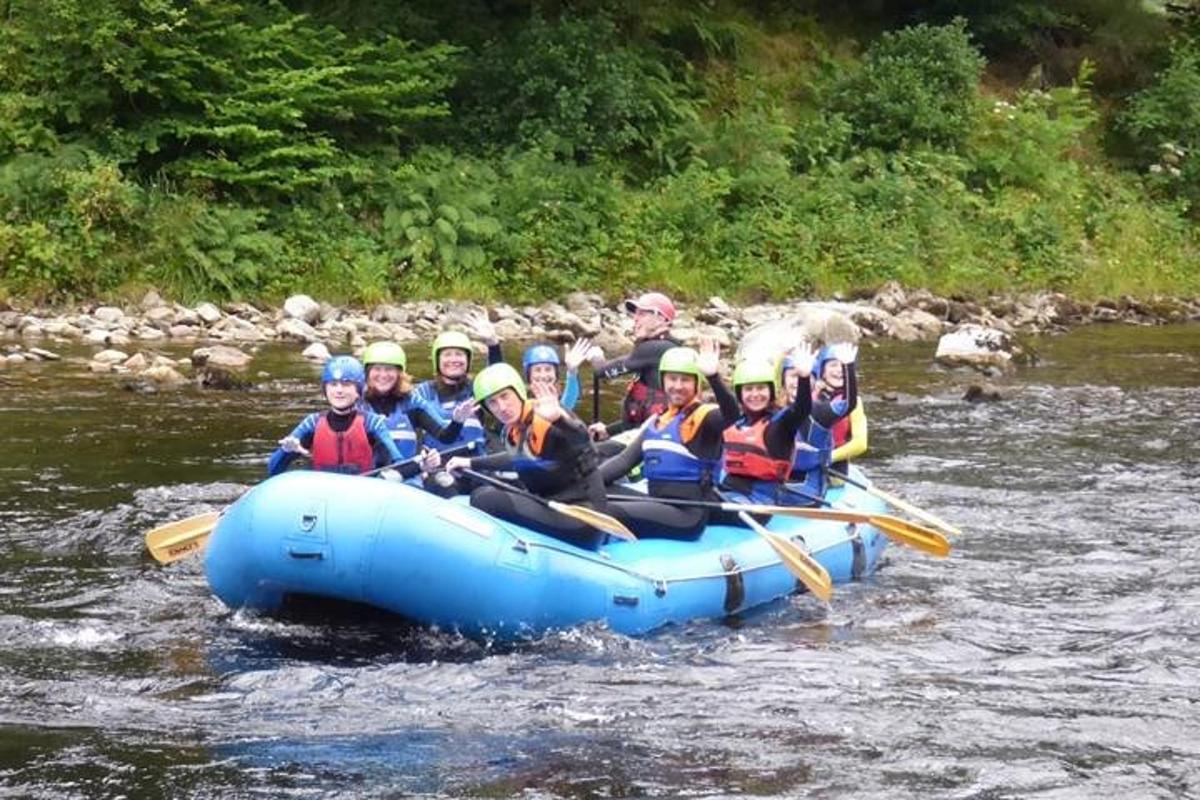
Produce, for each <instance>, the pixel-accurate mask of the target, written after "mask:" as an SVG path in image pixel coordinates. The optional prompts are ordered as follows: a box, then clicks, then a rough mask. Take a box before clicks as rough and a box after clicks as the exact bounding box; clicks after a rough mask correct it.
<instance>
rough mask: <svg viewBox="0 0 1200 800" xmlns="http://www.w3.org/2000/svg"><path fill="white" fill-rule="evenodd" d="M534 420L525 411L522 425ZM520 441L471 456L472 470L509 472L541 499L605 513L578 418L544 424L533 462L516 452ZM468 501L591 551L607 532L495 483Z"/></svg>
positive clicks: (584, 431)
mask: <svg viewBox="0 0 1200 800" xmlns="http://www.w3.org/2000/svg"><path fill="white" fill-rule="evenodd" d="M532 418H533V412H532V410H531V409H527V410H526V412H525V415H524V418H523V419H522V423H521V424H522V426H529V425H531V424H533V419H532ZM518 444H519V442H514V441H511V439H510V440H509V447H510V450H509V451H507V452H503V453H496V454H493V455H489V456H481V457H479V458H473V459H471V469H473V470H478V471H480V472H497V471H504V470H513V471H515V472H516V473H517V475H518V477H519V478H520V479H521V483H522V484H524V486H525V488H526V489H528V490H529V491H530V492H532V493H533V494H536V495H538V496H539V497H544V498H546V499H547V500H558V501H560V502H563V503H571V504H577V505H586V506H589V507H591V508H594V509H596V510H597V511H602V512H605V513H607V512H608V503H607V501H606V500H605V499H604V482H603V481H602V480H601V479H600V473H599V471H598V470H597V465H598V461H597V458H596V451H595V448H593V447H592V442H591V439H590V437H589V436H588V432H587V427H586V426H585V425H584V424H583V422H582V421H580V419H579V418H578V417H576V416H575V415H573V414H570V413H569V412H568V413H566V414H564V416H563V417H562V418H561V419H559V420H558V421H557V422H555V423H554V424H553V425H550V426H548V427H547V428H546V431H545V438H544V440H543V443H542V444H541V448H540V450H539V452H538V453H537V462H538V463H536V464H534V463H532V461H531V460H530V459H528V458H527V457H526V456H524V455H519V454H518V453H517V452H516V447H517V445H518ZM471 505H472V506H474V507H475V508H478V509H480V510H481V511H486V512H487V513H489V514H492V515H493V516H497V517H500V518H502V519H506V520H509V521H510V522H515V523H517V524H518V525H524V526H525V527H527V528H531V529H533V530H536V531H539V532H541V533H544V534H547V535H548V536H554V537H556V538H558V539H562V540H563V541H566V542H570V543H571V544H576V545H579V546H580V547H585V548H592V549H594V548H595V547H597V546H598V545H599V544H600V543H601V542H602V541H603V540H604V537H605V535H606V534H605V533H604V532H603V531H600V530H597V529H596V528H594V527H592V526H590V525H587V524H585V523H583V522H580V521H579V520H577V519H575V518H574V517H568V516H564V515H563V514H560V513H558V512H557V511H553V510H551V509H550V508H549V507H547V506H546V505H544V504H543V503H539V502H538V501H537V500H534V499H532V498H529V497H523V496H521V495H519V494H517V493H516V492H509V491H505V490H504V489H500V488H497V487H494V486H480V487H479V488H477V489H475V490H474V491H472V492H471Z"/></svg>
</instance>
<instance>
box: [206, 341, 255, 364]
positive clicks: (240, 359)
mask: <svg viewBox="0 0 1200 800" xmlns="http://www.w3.org/2000/svg"><path fill="white" fill-rule="evenodd" d="M252 360H253V357H252V356H250V355H249V354H247V353H243V352H242V351H241V350H238V349H237V348H236V347H229V346H228V345H223V344H217V345H213V346H212V347H199V348H197V349H195V350H193V351H192V365H193V366H196V367H217V368H221V369H245V368H246V367H247V366H248V365H249V364H250V362H251V361H252Z"/></svg>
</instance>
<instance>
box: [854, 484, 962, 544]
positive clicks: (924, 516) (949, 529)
mask: <svg viewBox="0 0 1200 800" xmlns="http://www.w3.org/2000/svg"><path fill="white" fill-rule="evenodd" d="M867 491H868V492H870V493H871V494H873V495H875V496H876V497H878V498H879V499H880V500H882V501H883V502H885V503H887V504H889V505H892V506H895V507H896V508H898V509H900V510H901V511H903V512H905V513H906V514H912V515H913V516H914V517H916V518H917V519H919V520H923V521H925V522H928V523H929V524H930V525H932V526H934V527H935V528H941V529H942V530H944V531H945V532H946V533H948V534H950V535H951V536H962V535H963V532H962V531H961V530H959V529H958V528H956V527H954V526H953V525H951V524H950V523H949V522H946V521H944V520H943V519H942V518H941V517H938V516H937V515H935V514H933V513H932V512H929V511H926V510H925V509H923V508H918V507H917V506H914V505H913V504H912V503H909V502H907V501H905V500H903V499H901V498H899V497H897V496H896V495H894V494H892V493H891V492H885V491H884V490H883V489H880V488H879V487H878V486H867Z"/></svg>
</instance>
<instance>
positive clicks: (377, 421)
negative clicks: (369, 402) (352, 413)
mask: <svg viewBox="0 0 1200 800" xmlns="http://www.w3.org/2000/svg"><path fill="white" fill-rule="evenodd" d="M365 422H366V423H367V434H368V435H370V436H372V437H374V438H375V442H376V444H381V445H383V447H384V448H385V449H386V450H387V453H388V458H389V461H388V463H389V464H394V463H395V462H397V461H399V460H401V459H402V458H404V456H402V455H401V454H400V449H399V448H397V447H396V441H395V440H394V439H392V432H391V431H390V430H388V426H387V420H386V419H384V418H383V417H382V416H380V415H379V414H376V413H375V412H373V411H368V412H367V418H366V420H365ZM375 466H377V467H378V466H382V465H381V464H376V465H375Z"/></svg>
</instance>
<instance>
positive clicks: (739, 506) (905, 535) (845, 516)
mask: <svg viewBox="0 0 1200 800" xmlns="http://www.w3.org/2000/svg"><path fill="white" fill-rule="evenodd" d="M631 497H632V496H631V495H617V494H610V495H608V499H609V500H618V501H619V500H629V499H631ZM632 499H640V498H636V497H632ZM645 499H649V500H657V501H658V502H660V503H668V504H670V505H675V506H694V507H696V508H712V509H718V510H721V511H732V512H735V513H739V512H742V511H745V512H747V513H750V514H765V515H768V516H769V515H772V514H777V515H779V516H782V517H802V518H804V519H820V520H832V521H836V522H854V523H858V524H865V525H874V526H875V527H876V528H878V529H879V530H881V531H883V533H884V535H886V536H887V537H888V538H889V539H891V540H893V541H895V542H898V543H900V544H903V545H908V546H909V547H912V548H914V549H916V550H920V551H921V552H923V553H929V554H930V555H934V556H937V557H938V558H945V557H946V556H948V555H949V554H950V542H949V541H948V540H947V539H946V537H945V536H943V535H942V534H940V533H938V532H937V531H935V530H932V529H930V528H926V527H924V526H922V525H918V524H917V523H915V522H909V521H908V520H904V519H900V518H899V517H893V516H892V515H891V514H871V513H865V512H862V511H847V510H844V509H838V508H803V507H800V506H771V505H763V504H750V503H713V502H709V501H705V500H677V499H673V498H669V497H648V496H647V497H646V498H645Z"/></svg>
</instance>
